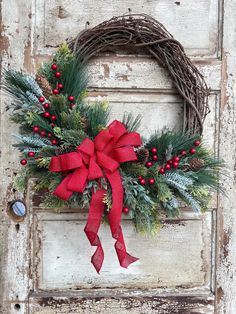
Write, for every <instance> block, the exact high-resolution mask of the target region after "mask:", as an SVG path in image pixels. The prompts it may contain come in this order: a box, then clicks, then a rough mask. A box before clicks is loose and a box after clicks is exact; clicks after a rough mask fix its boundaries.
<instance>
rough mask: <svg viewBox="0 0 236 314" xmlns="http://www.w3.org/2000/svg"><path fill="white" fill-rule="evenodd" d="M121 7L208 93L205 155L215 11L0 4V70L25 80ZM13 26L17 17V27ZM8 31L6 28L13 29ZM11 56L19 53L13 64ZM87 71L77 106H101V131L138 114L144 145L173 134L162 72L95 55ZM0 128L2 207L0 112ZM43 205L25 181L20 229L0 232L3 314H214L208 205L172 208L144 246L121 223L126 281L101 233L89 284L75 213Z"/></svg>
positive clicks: (216, 79)
mask: <svg viewBox="0 0 236 314" xmlns="http://www.w3.org/2000/svg"><path fill="white" fill-rule="evenodd" d="M23 2H24V3H23ZM25 2H27V4H26V3H25ZM9 3H10V5H7V4H9ZM11 7H12V8H14V9H12V10H11ZM128 7H130V8H131V9H132V13H135V12H142V13H147V14H150V15H152V16H153V17H154V18H156V19H158V20H159V21H160V22H162V23H163V24H164V25H165V26H166V28H167V29H168V30H169V31H170V32H171V33H172V34H173V35H174V36H175V38H176V39H178V40H179V41H180V42H181V43H182V44H183V46H184V48H185V49H186V52H187V54H188V55H189V56H190V57H191V58H192V59H193V60H195V64H196V66H197V67H198V68H199V69H200V71H201V72H202V73H203V74H204V76H205V79H206V81H207V84H208V86H209V87H210V89H211V93H210V97H209V107H210V110H211V112H210V114H209V115H208V116H207V119H206V121H205V124H204V127H205V128H204V139H205V141H206V142H207V144H208V145H209V147H211V148H212V149H213V150H214V152H215V153H216V155H217V154H218V147H219V126H220V125H219V120H220V97H221V95H220V89H221V84H222V80H221V75H222V64H221V59H220V57H221V28H222V21H221V15H222V4H221V1H218V0H207V1H203V0H200V1H197V2H196V1H194V0H191V1H187V0H181V1H164V0H158V1H148V0H144V1H138V2H137V1H133V0H131V1H129V3H128V4H127V2H126V1H119V2H117V3H114V5H113V6H111V5H110V2H109V1H107V0H103V1H101V2H100V3H99V8H96V9H95V8H94V1H91V0H88V1H86V2H85V1H82V0H79V1H73V0H71V1H66V2H65V1H64V2H62V1H54V0H52V1H45V0H34V1H32V2H31V1H16V0H11V1H10V2H9V1H8V2H7V1H6V0H3V9H4V14H3V16H4V19H5V24H6V29H5V33H6V36H8V38H9V44H10V48H9V50H8V55H7V56H5V59H4V60H5V61H4V62H5V64H6V63H7V62H9V63H11V64H13V61H11V55H12V58H13V60H14V64H15V65H16V67H18V68H19V67H22V66H24V68H25V69H27V70H30V71H32V72H34V71H35V69H36V68H37V66H38V65H39V64H40V63H41V61H42V60H46V59H48V58H49V55H50V54H51V53H52V52H53V51H54V49H55V47H56V46H57V45H58V44H60V43H61V42H63V41H64V40H65V39H66V38H68V37H74V36H76V35H77V33H78V32H80V31H82V30H83V29H84V27H85V24H86V22H87V21H89V22H90V25H89V27H92V26H95V25H96V24H97V23H100V22H102V21H104V20H106V19H108V18H111V17H112V16H113V15H120V14H124V13H125V12H126V11H127V10H128ZM193 8H194V9H193ZM23 16H27V19H25V20H24V21H23V20H22V17H23ZM14 21H15V22H14ZM14 23H16V25H17V26H18V28H16V29H15V28H14V27H13V26H14V25H15V24H14ZM7 27H9V29H7ZM17 41H18V43H17ZM22 47H23V48H22ZM11 49H13V51H12V54H11ZM17 49H18V51H23V53H22V54H20V53H19V52H18V54H17V52H16V51H17ZM88 70H89V74H90V82H89V97H88V100H89V101H93V100H95V99H100V100H108V101H109V103H110V104H111V108H112V115H111V119H114V118H116V119H119V118H121V117H122V114H123V112H132V113H134V114H141V115H142V116H143V120H142V124H141V127H140V131H141V132H142V134H143V135H145V136H147V135H148V134H150V132H153V131H154V130H155V129H157V128H159V129H162V128H163V127H166V126H167V127H170V128H175V129H181V127H182V99H181V98H180V97H179V96H178V95H177V93H176V91H175V90H174V89H173V85H172V83H171V80H170V77H169V75H168V73H166V71H165V69H163V68H162V67H161V66H159V65H158V64H156V62H154V61H153V60H152V59H151V58H150V57H148V56H146V55H145V54H144V53H143V52H141V51H140V53H139V54H138V55H134V54H130V53H126V52H122V51H120V52H119V53H117V54H115V53H114V52H113V53H109V54H108V53H107V54H105V55H103V56H99V57H98V58H96V59H93V60H91V62H90V64H89V69H88ZM1 120H2V124H1V144H2V147H3V152H4V156H9V158H6V157H1V168H2V170H3V174H4V180H2V182H1V183H0V184H1V187H2V190H3V191H4V193H1V194H2V196H1V197H2V199H3V200H2V203H3V204H5V203H4V201H5V199H6V200H7V201H8V200H9V199H10V198H11V199H12V198H16V195H18V194H14V193H15V192H14V189H13V188H12V185H11V181H12V173H13V172H14V171H15V172H17V169H18V168H17V166H16V162H17V164H18V157H17V154H13V153H12V152H13V151H12V147H11V143H10V140H9V132H10V129H11V130H14V129H15V127H14V126H11V127H9V121H8V120H7V115H6V114H5V113H3V111H2V114H1ZM5 190H7V191H8V194H7V197H6V196H5ZM3 194H4V197H3ZM20 197H21V195H20ZM43 197H44V196H43V194H41V195H39V194H37V193H35V191H34V182H33V181H30V182H29V187H28V192H27V197H26V202H27V206H28V215H27V218H26V219H25V221H24V222H23V223H22V224H20V225H19V226H17V225H16V224H15V223H14V222H9V220H5V221H6V228H5V230H7V234H8V238H7V239H5V241H6V243H7V244H6V246H7V250H6V252H5V258H4V262H5V263H4V272H5V273H4V285H5V286H4V292H3V297H4V312H3V313H4V314H5V313H6V314H8V313H10V314H12V313H13V314H14V313H42V314H43V313H104V312H106V311H110V312H111V313H112V314H113V313H114V314H115V313H132V314H133V313H160V314H162V313H163V314H164V313H213V312H214V302H215V298H214V287H215V253H216V252H215V245H216V243H215V240H216V228H217V221H216V216H217V215H216V208H217V206H218V201H217V200H218V199H217V195H216V196H215V197H214V198H213V201H212V204H211V206H210V208H209V210H208V211H207V212H206V213H205V214H204V215H199V216H197V215H195V214H193V213H192V212H191V211H190V210H189V209H187V208H183V212H182V214H181V217H180V218H179V219H174V220H173V219H166V218H165V217H164V218H163V221H162V222H163V225H162V227H161V229H160V232H159V234H158V235H157V236H156V237H155V238H148V237H145V236H142V235H139V234H136V233H135V230H134V227H133V225H132V223H131V222H130V221H128V220H125V221H124V222H123V228H124V236H125V239H126V244H127V249H128V252H130V253H132V254H133V255H135V256H137V257H139V258H140V260H139V261H138V262H137V263H134V264H133V265H131V266H130V267H129V269H127V270H126V269H122V268H120V267H119V265H118V263H117V257H116V256H115V254H114V247H113V244H114V241H113V240H112V238H111V235H110V232H109V228H108V227H107V226H102V227H101V231H100V232H99V235H100V236H101V239H102V244H103V246H104V249H105V261H104V267H103V269H102V271H101V275H97V274H96V272H95V270H94V269H93V267H92V266H91V264H90V257H91V255H92V253H93V252H94V248H91V247H90V245H89V242H88V240H87V239H86V238H85V235H84V232H83V228H84V225H85V222H86V215H85V213H83V212H81V211H79V210H78V211H77V210H76V211H75V210H71V209H69V208H68V209H65V210H64V211H63V212H62V213H60V214H58V213H55V212H54V211H53V210H49V209H47V208H42V207H41V206H39V202H40V200H42V199H43ZM17 305H19V306H20V307H17Z"/></svg>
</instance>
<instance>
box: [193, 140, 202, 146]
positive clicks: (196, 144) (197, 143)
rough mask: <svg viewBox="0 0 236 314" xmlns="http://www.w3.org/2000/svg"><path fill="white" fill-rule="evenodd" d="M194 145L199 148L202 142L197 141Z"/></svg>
mask: <svg viewBox="0 0 236 314" xmlns="http://www.w3.org/2000/svg"><path fill="white" fill-rule="evenodd" d="M193 144H194V146H199V145H200V144H201V141H199V140H196V141H195V142H194V143H193Z"/></svg>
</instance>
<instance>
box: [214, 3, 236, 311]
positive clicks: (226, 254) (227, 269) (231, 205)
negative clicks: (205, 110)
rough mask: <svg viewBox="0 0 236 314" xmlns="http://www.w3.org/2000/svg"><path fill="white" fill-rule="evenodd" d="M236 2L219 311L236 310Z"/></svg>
mask: <svg viewBox="0 0 236 314" xmlns="http://www.w3.org/2000/svg"><path fill="white" fill-rule="evenodd" d="M235 6H236V1H235V0H233V1H225V2H224V16H225V21H224V32H223V55H222V88H221V89H222V95H221V115H220V116H221V119H220V130H221V132H220V145H219V152H220V156H221V157H222V158H224V160H225V162H226V165H227V168H228V177H227V178H224V186H225V188H226V190H227V194H228V197H227V198H226V197H222V198H221V199H220V205H219V206H220V208H221V211H219V213H218V241H219V242H218V244H219V246H218V268H217V301H218V302H219V306H218V313H227V314H228V313H229V314H234V313H235V312H236V282H235V269H236V218H235V217H236V206H235V204H236V193H235V183H236V164H235V160H236V145H235V140H236V106H235V101H236V84H235V81H236V12H235Z"/></svg>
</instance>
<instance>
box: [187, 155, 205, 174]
mask: <svg viewBox="0 0 236 314" xmlns="http://www.w3.org/2000/svg"><path fill="white" fill-rule="evenodd" d="M204 164H205V163H204V160H202V159H198V158H192V159H191V160H190V161H189V168H190V169H191V170H193V171H194V170H199V169H200V168H202V167H203V166H204Z"/></svg>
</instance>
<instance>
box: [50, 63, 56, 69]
mask: <svg viewBox="0 0 236 314" xmlns="http://www.w3.org/2000/svg"><path fill="white" fill-rule="evenodd" d="M51 69H52V70H53V71H55V70H56V69H57V65H56V63H53V64H52V65H51Z"/></svg>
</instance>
